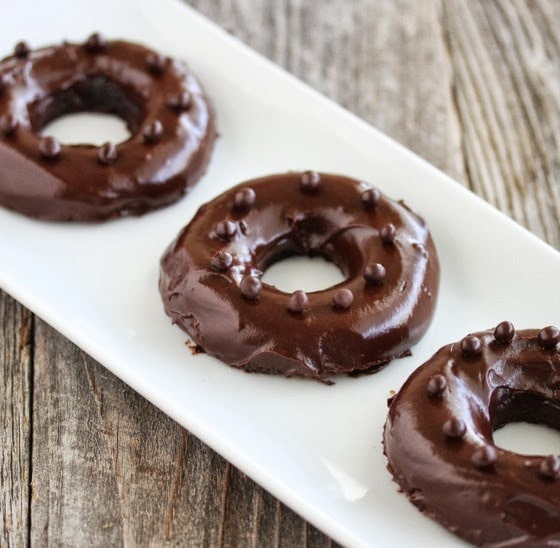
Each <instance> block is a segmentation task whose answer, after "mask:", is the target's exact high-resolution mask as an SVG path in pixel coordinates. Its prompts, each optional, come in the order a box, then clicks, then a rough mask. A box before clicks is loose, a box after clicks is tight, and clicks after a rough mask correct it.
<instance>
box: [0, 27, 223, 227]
mask: <svg viewBox="0 0 560 548" xmlns="http://www.w3.org/2000/svg"><path fill="white" fill-rule="evenodd" d="M83 111H89V112H104V113H109V114H114V115H117V116H119V117H120V118H122V119H123V120H124V121H125V122H126V124H127V127H128V129H129V131H130V133H131V136H130V138H129V139H128V140H126V141H124V142H122V143H119V144H113V143H105V144H104V145H103V146H100V147H98V146H93V145H87V144H75V145H64V144H61V143H59V142H58V140H56V139H55V138H53V137H42V136H41V135H40V132H41V130H42V128H43V127H45V126H46V125H47V124H48V123H49V122H50V121H51V120H54V119H56V118H58V117H60V116H62V115H64V114H70V113H75V112H83ZM215 137H216V130H215V116H214V112H213V108H212V106H211V105H210V102H209V100H208V98H207V97H206V95H205V93H204V91H203V89H202V87H201V85H200V83H199V82H198V80H197V79H196V77H195V76H194V75H193V74H192V73H190V72H189V70H188V69H187V67H186V65H185V64H184V63H182V62H180V61H177V60H174V59H171V58H168V57H165V56H163V55H160V54H158V53H156V52H155V51H153V50H151V49H148V48H146V47H144V46H142V45H140V44H135V43H132V42H126V41H123V40H117V41H105V40H104V39H103V38H102V37H101V36H100V35H98V34H94V35H92V36H91V37H90V38H89V39H88V40H87V41H86V42H85V43H84V44H70V43H63V44H61V45H56V46H49V47H45V48H42V49H38V50H34V51H31V50H30V49H29V48H28V47H23V46H22V45H21V44H18V46H16V48H15V51H14V54H13V55H12V56H11V57H7V58H5V59H4V60H2V61H1V62H0V205H3V206H4V207H7V208H9V209H13V210H15V211H18V212H20V213H23V214H25V215H27V216H30V217H34V218H39V219H44V220H61V221H64V220H73V221H101V220H104V219H109V218H112V217H119V216H125V215H139V214H142V213H145V212H147V211H150V210H152V209H156V208H159V207H162V206H165V205H168V204H171V203H173V202H175V201H176V200H178V199H179V198H180V197H181V196H183V195H184V194H185V192H186V191H187V190H188V189H189V188H190V187H191V186H192V185H194V183H196V181H197V180H198V179H199V178H200V177H201V176H202V174H203V173H204V171H205V170H206V167H207V164H208V162H209V158H210V154H211V151H212V148H213V143H214V140H215Z"/></svg>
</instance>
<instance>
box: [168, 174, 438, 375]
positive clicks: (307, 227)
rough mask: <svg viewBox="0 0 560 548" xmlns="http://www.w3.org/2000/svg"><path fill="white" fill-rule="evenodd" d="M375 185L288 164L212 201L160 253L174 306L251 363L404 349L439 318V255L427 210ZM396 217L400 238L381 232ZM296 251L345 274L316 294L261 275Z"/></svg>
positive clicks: (372, 357)
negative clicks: (376, 190)
mask: <svg viewBox="0 0 560 548" xmlns="http://www.w3.org/2000/svg"><path fill="white" fill-rule="evenodd" d="M248 189H251V190H252V191H253V192H250V191H249V190H248ZM367 189H368V186H367V185H366V184H365V183H362V182H359V181H356V180H353V179H349V178H347V177H342V176H337V175H326V174H316V173H315V172H305V173H303V174H301V173H288V174H284V175H272V176H268V177H263V178H261V179H255V180H252V181H247V182H245V183H242V184H240V185H238V186H236V187H234V188H232V189H230V190H229V191H227V192H225V193H224V194H222V195H221V196H218V197H217V198H216V199H214V200H213V201H212V202H210V203H208V204H206V205H203V206H202V207H201V208H200V210H199V211H198V213H197V214H196V216H195V217H194V219H193V220H192V221H191V222H190V224H189V225H188V226H187V227H186V228H184V229H183V231H182V232H181V233H180V234H179V236H178V237H177V239H176V240H175V241H174V242H173V243H172V244H171V245H170V246H169V248H168V249H167V251H166V252H165V254H164V256H163V258H162V261H161V277H160V292H161V296H162V298H163V302H164V306H165V310H166V312H167V314H168V315H169V316H170V317H171V318H172V320H173V322H174V323H177V324H178V325H179V326H180V327H181V328H182V329H184V330H185V331H187V332H188V333H189V335H190V336H191V337H192V339H193V340H194V341H195V343H196V344H197V345H199V346H200V347H201V348H203V349H204V350H205V351H206V352H208V353H209V354H211V355H213V356H216V357H217V358H219V359H220V360H222V361H224V362H226V363H228V364H230V365H232V366H235V367H240V368H244V369H245V370H246V371H259V372H264V373H278V374H282V375H286V376H293V375H300V376H306V377H315V378H325V377H330V376H332V375H337V374H340V373H349V372H356V371H373V370H377V369H378V368H380V367H381V366H383V365H385V364H387V363H388V362H389V361H391V360H392V359H393V358H396V357H400V356H402V355H404V354H405V353H406V352H407V351H408V349H409V348H410V347H411V346H412V345H414V344H415V343H416V342H417V341H418V340H419V339H420V338H421V337H422V335H423V334H424V332H425V331H426V329H427V328H428V326H429V324H430V321H431V319H432V315H433V311H434V307H435V304H436V297H437V289H438V279H439V266H438V260H437V255H436V252H435V249H434V245H433V242H432V240H431V237H430V235H429V232H428V229H427V227H426V224H425V223H424V221H423V220H422V219H421V218H420V217H418V216H417V215H416V214H414V213H412V212H411V211H410V210H409V209H408V208H407V207H406V206H405V205H404V204H402V203H397V202H394V201H392V200H390V199H389V198H387V197H386V196H383V195H379V196H378V199H377V202H376V203H375V205H374V207H371V203H370V202H371V200H365V201H364V200H363V199H362V198H363V196H362V195H363V193H364V192H366V191H367ZM241 196H244V197H245V198H243V199H241ZM248 196H250V199H246V198H247V197H248ZM240 204H242V205H243V207H240ZM388 223H391V224H392V225H393V226H394V228H395V236H394V238H393V240H392V241H391V242H390V243H387V242H384V241H383V240H382V238H381V236H380V232H381V230H382V227H384V226H386V225H387V224H388ZM225 254H227V255H225ZM291 255H309V256H313V255H322V256H323V257H325V258H326V259H328V260H331V261H333V262H334V263H335V264H336V265H337V266H338V267H339V268H340V269H341V270H342V272H343V273H344V274H345V276H346V280H345V281H344V282H343V283H340V284H338V285H336V286H334V287H331V288H328V289H325V290H323V291H314V292H310V293H308V294H305V293H303V292H295V293H294V294H289V293H284V292H282V291H279V290H278V289H276V288H275V287H273V286H270V285H268V284H264V283H262V284H261V283H260V278H261V276H262V272H263V271H264V270H266V268H267V267H268V266H269V265H271V264H272V263H274V262H276V261H279V260H281V259H282V258H285V257H288V256H291ZM230 258H231V260H230ZM377 264H382V265H383V267H384V269H385V275H384V276H383V277H381V278H382V279H378V278H380V277H379V276H376V277H375V280H374V282H373V283H371V282H368V281H367V280H366V279H365V278H364V272H365V271H366V268H367V267H368V266H370V265H377ZM375 268H377V267H375ZM257 282H259V283H257Z"/></svg>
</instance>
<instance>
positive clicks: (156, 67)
mask: <svg viewBox="0 0 560 548" xmlns="http://www.w3.org/2000/svg"><path fill="white" fill-rule="evenodd" d="M167 61H168V59H167V57H165V56H164V55H160V54H159V53H150V54H149V55H148V56H147V57H146V64H147V65H148V70H149V71H150V72H151V73H152V74H154V75H159V74H163V73H164V72H165V69H166V67H167Z"/></svg>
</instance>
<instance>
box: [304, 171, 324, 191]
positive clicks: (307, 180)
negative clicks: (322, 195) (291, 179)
mask: <svg viewBox="0 0 560 548" xmlns="http://www.w3.org/2000/svg"><path fill="white" fill-rule="evenodd" d="M299 182H300V188H301V190H303V191H304V192H315V191H316V190H318V189H319V185H320V184H321V176H320V175H319V174H318V173H317V172H316V171H305V172H304V173H302V174H301V177H300V179H299Z"/></svg>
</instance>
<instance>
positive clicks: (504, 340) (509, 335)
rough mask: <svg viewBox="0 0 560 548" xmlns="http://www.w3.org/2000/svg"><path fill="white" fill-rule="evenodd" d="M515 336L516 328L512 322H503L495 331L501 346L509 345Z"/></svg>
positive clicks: (495, 336)
mask: <svg viewBox="0 0 560 548" xmlns="http://www.w3.org/2000/svg"><path fill="white" fill-rule="evenodd" d="M514 336H515V327H513V324H512V323H511V322H501V323H499V324H498V325H497V326H496V329H494V338H495V339H496V342H498V343H500V344H509V343H510V342H511V341H512V340H513V337H514Z"/></svg>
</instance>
